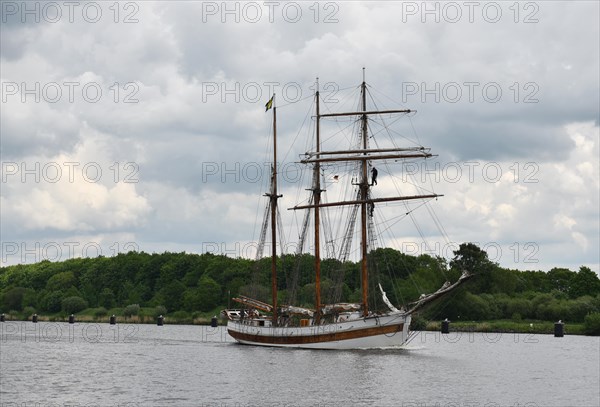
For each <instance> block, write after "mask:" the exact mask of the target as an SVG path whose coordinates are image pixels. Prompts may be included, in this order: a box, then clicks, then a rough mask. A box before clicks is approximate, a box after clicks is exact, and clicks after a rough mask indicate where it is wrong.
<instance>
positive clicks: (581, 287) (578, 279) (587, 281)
mask: <svg viewBox="0 0 600 407" xmlns="http://www.w3.org/2000/svg"><path fill="white" fill-rule="evenodd" d="M569 294H570V296H571V298H577V297H581V296H584V295H590V296H596V295H598V294H600V279H599V278H598V274H596V273H594V272H593V271H592V270H591V269H590V268H589V267H586V266H581V267H580V268H579V272H578V273H577V274H576V275H575V276H573V277H572V279H571V287H570V290H569Z"/></svg>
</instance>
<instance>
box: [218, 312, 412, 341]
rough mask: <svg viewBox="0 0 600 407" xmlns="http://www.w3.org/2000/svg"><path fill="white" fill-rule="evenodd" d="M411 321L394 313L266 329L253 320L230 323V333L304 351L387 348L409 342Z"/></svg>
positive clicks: (251, 339)
mask: <svg viewBox="0 0 600 407" xmlns="http://www.w3.org/2000/svg"><path fill="white" fill-rule="evenodd" d="M410 319H411V317H410V315H407V314H405V313H393V314H385V315H378V316H372V317H367V318H361V319H354V320H350V321H344V322H338V323H332V324H322V325H312V326H306V327H264V326H254V325H253V324H252V323H251V322H252V321H245V322H239V321H229V322H228V324H227V332H228V333H229V335H230V336H231V337H233V338H234V339H235V340H236V341H238V342H239V343H242V344H246V345H257V346H275V347H284V348H305V349H369V348H387V347H397V346H401V345H403V344H404V343H405V342H406V340H407V339H408V327H409V325H410ZM247 322H250V323H247Z"/></svg>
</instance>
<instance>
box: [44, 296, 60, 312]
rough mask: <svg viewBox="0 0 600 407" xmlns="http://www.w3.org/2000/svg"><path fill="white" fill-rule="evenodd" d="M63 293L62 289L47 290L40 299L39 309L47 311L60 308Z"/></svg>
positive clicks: (55, 310) (54, 310)
mask: <svg viewBox="0 0 600 407" xmlns="http://www.w3.org/2000/svg"><path fill="white" fill-rule="evenodd" d="M63 297H64V293H63V292H62V291H52V292H48V293H47V294H46V295H44V297H42V299H41V301H40V310H41V311H47V312H58V311H60V310H61V308H62V299H63Z"/></svg>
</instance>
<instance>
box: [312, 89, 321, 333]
mask: <svg viewBox="0 0 600 407" xmlns="http://www.w3.org/2000/svg"><path fill="white" fill-rule="evenodd" d="M315 106H316V111H317V121H316V128H315V133H316V144H317V145H316V156H317V158H319V152H320V151H321V136H320V130H321V126H320V119H321V118H320V111H319V78H317V92H316V93H315ZM313 201H314V204H315V310H316V312H315V322H316V323H319V320H320V318H321V243H320V237H319V235H320V231H319V226H320V222H321V218H320V209H319V204H320V203H321V163H320V162H319V161H317V162H315V166H314V189H313Z"/></svg>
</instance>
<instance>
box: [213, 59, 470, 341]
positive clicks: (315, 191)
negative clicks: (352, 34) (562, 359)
mask: <svg viewBox="0 0 600 407" xmlns="http://www.w3.org/2000/svg"><path fill="white" fill-rule="evenodd" d="M274 98H275V95H273V98H271V100H269V102H268V103H267V105H266V108H267V109H266V110H269V109H271V108H272V113H273V163H272V167H271V169H272V175H271V186H270V191H269V192H268V193H267V194H265V196H267V197H268V198H269V202H268V210H267V212H266V214H269V212H270V214H269V217H270V229H271V246H272V247H271V302H270V303H268V302H265V301H260V300H257V299H254V298H251V297H249V296H244V295H239V296H237V297H236V298H233V300H234V301H236V302H237V303H239V304H241V305H242V308H241V309H227V310H224V311H223V312H222V314H223V315H224V316H225V317H227V319H228V323H227V332H228V333H229V335H230V336H231V337H233V338H234V339H235V340H237V341H238V342H239V343H242V344H249V345H259V346H275V347H292V348H311V349H367V348H388V347H398V346H402V345H403V344H405V343H406V342H407V341H408V340H409V338H410V337H411V332H410V330H409V327H410V323H411V316H412V315H413V314H414V313H415V312H416V311H417V310H419V309H421V308H422V307H424V306H425V305H426V304H428V303H430V302H432V301H433V300H435V299H437V298H439V297H441V296H443V295H445V294H446V293H448V292H450V291H451V290H453V289H454V288H456V287H457V286H458V285H460V284H461V283H462V282H463V281H465V280H466V279H468V278H469V277H470V274H469V273H468V272H463V274H462V275H461V276H460V278H458V280H457V281H455V282H454V283H453V284H451V283H450V282H449V281H446V282H445V283H444V284H443V285H442V287H440V288H439V289H438V290H437V291H435V292H433V293H430V294H422V295H421V297H420V298H418V299H417V300H416V301H414V302H412V303H408V304H406V306H402V307H400V308H397V307H396V306H394V305H393V304H392V302H391V301H390V300H389V299H388V297H387V294H386V292H385V291H384V290H383V288H382V286H381V284H378V285H377V289H376V290H371V291H375V292H372V293H369V265H368V256H369V242H370V241H372V236H370V235H371V234H373V226H372V217H373V212H374V206H375V205H379V204H384V205H385V204H388V203H393V202H400V201H408V200H427V199H433V198H437V197H439V196H441V195H438V194H435V193H429V194H416V195H408V196H406V195H405V196H383V197H375V196H373V194H372V193H371V190H372V188H373V186H374V184H376V181H377V179H376V177H377V169H376V167H375V163H380V162H385V161H386V160H392V161H394V160H395V161H398V160H404V159H415V158H418V159H426V158H429V157H432V154H431V153H430V150H429V149H428V148H425V147H421V146H417V147H408V148H406V147H405V148H402V147H389V148H387V147H386V148H372V147H371V146H370V145H369V144H370V143H369V139H370V136H371V135H370V134H369V123H368V121H369V118H371V117H376V116H377V117H381V116H386V117H388V116H393V115H406V114H409V113H412V112H414V111H411V110H410V109H394V110H369V108H368V106H367V84H366V82H365V80H364V69H363V81H362V84H361V85H360V100H361V102H360V107H361V108H359V109H355V110H356V111H350V112H334V113H322V112H321V109H320V94H319V89H318V81H317V90H316V92H315V110H316V111H315V115H314V120H315V144H314V146H315V147H314V151H309V152H306V153H305V154H304V156H303V158H302V159H301V163H302V164H305V165H308V166H312V173H313V176H312V185H311V187H310V189H308V191H309V192H310V198H309V199H308V200H307V202H306V203H305V204H301V205H296V206H294V207H293V208H290V209H292V210H295V211H298V210H306V211H309V212H308V213H310V212H312V217H313V222H314V287H315V293H314V308H313V307H311V308H307V307H300V306H296V305H294V304H279V303H278V282H277V276H278V272H277V224H278V222H277V208H278V199H279V198H281V197H282V195H279V194H278V189H277V187H278V185H277V178H278V168H277V107H276V106H275V105H274ZM327 118H353V120H354V122H355V124H356V125H357V126H356V127H357V128H358V143H355V144H354V147H352V146H351V147H348V148H346V149H342V150H335V151H333V150H332V151H326V150H322V147H321V146H322V141H321V139H322V135H321V121H322V120H324V119H327ZM376 147H377V146H376ZM331 163H350V164H352V165H354V168H356V171H357V174H356V176H355V177H353V179H352V185H353V187H354V190H355V195H354V196H353V198H352V199H346V200H338V201H332V202H327V201H325V200H324V199H323V196H322V195H323V192H325V190H324V189H322V185H321V184H322V182H321V171H322V166H325V165H327V164H331ZM378 165H379V164H378ZM332 207H347V208H351V210H350V211H348V212H349V213H350V215H349V216H350V217H351V218H353V221H354V220H356V221H357V223H359V224H360V231H359V233H357V235H360V242H359V250H358V251H359V252H360V256H359V257H360V260H359V263H360V281H361V298H362V300H361V302H357V303H349V302H337V303H323V300H322V293H321V291H322V288H321V262H322V255H321V246H322V243H321V239H322V237H321V234H322V232H321V231H320V229H321V228H320V226H321V216H322V212H323V211H325V210H327V209H328V208H332ZM269 209H270V210H269ZM356 218H359V220H357V219H356ZM308 219H309V218H308V216H307V217H305V222H308ZM266 225H267V222H266V221H265V223H264V226H265V227H266ZM265 227H263V232H262V236H263V239H264V235H265V233H266V228H265ZM304 230H305V229H304ZM352 231H353V226H352V227H351V228H349V231H346V233H345V234H346V235H351V234H352ZM303 233H304V232H303ZM348 247H349V246H348V244H347V243H346V245H344V247H342V249H341V250H340V252H344V253H345V255H347V252H348ZM369 295H376V296H379V298H380V300H381V303H382V304H384V309H381V307H380V308H378V309H370V306H369V300H368V299H369Z"/></svg>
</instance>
